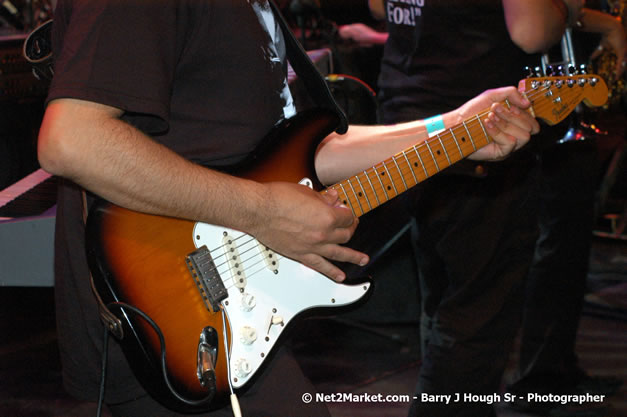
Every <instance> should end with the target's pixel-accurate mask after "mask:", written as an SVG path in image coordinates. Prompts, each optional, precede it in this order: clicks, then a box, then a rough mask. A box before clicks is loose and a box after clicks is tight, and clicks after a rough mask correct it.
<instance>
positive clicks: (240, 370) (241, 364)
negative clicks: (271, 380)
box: [235, 358, 252, 378]
mask: <svg viewBox="0 0 627 417" xmlns="http://www.w3.org/2000/svg"><path fill="white" fill-rule="evenodd" d="M251 371H252V369H251V368H250V363H248V361H247V360H246V359H244V358H241V359H238V360H237V362H235V375H237V376H238V377H239V378H245V377H247V376H248V375H249V374H250V372H251Z"/></svg>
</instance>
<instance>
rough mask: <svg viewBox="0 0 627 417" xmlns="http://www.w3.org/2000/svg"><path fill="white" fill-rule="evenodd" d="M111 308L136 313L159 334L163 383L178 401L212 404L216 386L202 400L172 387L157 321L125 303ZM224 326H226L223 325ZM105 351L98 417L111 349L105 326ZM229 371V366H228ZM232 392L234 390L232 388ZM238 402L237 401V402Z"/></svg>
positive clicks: (116, 304)
mask: <svg viewBox="0 0 627 417" xmlns="http://www.w3.org/2000/svg"><path fill="white" fill-rule="evenodd" d="M111 307H118V308H119V309H120V310H123V311H124V310H130V311H131V312H133V313H135V314H136V315H138V316H140V317H141V318H143V319H144V320H145V321H146V322H147V323H148V324H149V325H150V326H151V327H152V328H153V330H154V331H155V333H156V334H157V337H158V338H159V347H160V349H161V355H160V356H161V374H162V376H163V381H164V382H165V384H166V386H167V387H168V390H169V391H170V393H171V394H172V395H173V396H174V397H176V399H177V400H179V401H181V402H182V403H184V404H187V405H190V406H200V405H203V404H205V403H209V402H211V400H212V399H213V396H214V395H215V386H214V387H213V389H211V391H210V393H209V394H208V395H207V396H206V397H205V398H202V399H200V400H189V399H187V398H185V397H183V396H182V395H181V394H179V393H178V392H177V391H176V389H175V388H174V387H173V386H172V383H171V382H170V379H169V378H168V371H167V367H166V359H165V338H164V337H163V333H162V332H161V329H160V328H159V326H158V325H157V323H155V321H154V320H153V319H151V318H150V317H149V316H148V315H147V314H146V313H144V312H143V311H141V310H140V309H138V308H136V307H133V306H131V305H129V304H126V303H123V302H119V301H115V302H112V303H109V304H107V308H111ZM222 317H223V320H224V314H223V316H222ZM223 325H224V324H223ZM102 345H103V351H102V370H101V374H100V390H99V394H98V408H97V411H96V417H100V416H101V412H102V404H103V403H104V391H105V385H106V369H107V361H108V350H109V349H108V348H109V330H108V329H107V327H106V326H105V329H104V337H103V342H102ZM227 369H228V366H227ZM229 385H230V381H229ZM231 392H233V391H232V388H231ZM234 395H235V394H231V397H233V396H234ZM235 401H236V402H237V399H236V400H235ZM231 402H233V399H232V398H231ZM234 413H235V411H234ZM236 417H241V414H240V415H239V416H238V415H236Z"/></svg>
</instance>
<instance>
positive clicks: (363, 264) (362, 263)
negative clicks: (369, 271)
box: [359, 257, 368, 266]
mask: <svg viewBox="0 0 627 417" xmlns="http://www.w3.org/2000/svg"><path fill="white" fill-rule="evenodd" d="M367 264H368V258H367V257H366V258H362V259H361V261H359V266H366V265H367Z"/></svg>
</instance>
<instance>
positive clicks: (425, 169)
mask: <svg viewBox="0 0 627 417" xmlns="http://www.w3.org/2000/svg"><path fill="white" fill-rule="evenodd" d="M413 148H414V152H416V156H417V157H418V160H419V161H420V165H422V170H423V171H424V172H425V179H427V178H429V173H428V172H427V168H426V167H425V163H424V162H422V157H421V156H420V153H419V152H418V148H417V147H416V145H414V146H413Z"/></svg>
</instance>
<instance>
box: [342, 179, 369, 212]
mask: <svg viewBox="0 0 627 417" xmlns="http://www.w3.org/2000/svg"><path fill="white" fill-rule="evenodd" d="M346 182H347V183H348V185H349V186H350V187H351V191H352V192H353V195H354V196H355V198H356V199H357V204H359V210H361V214H364V213H365V211H364V208H363V207H362V206H361V201H359V196H358V195H357V193H356V192H355V189H354V188H353V184H351V180H350V178H349V179H347V180H346Z"/></svg>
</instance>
